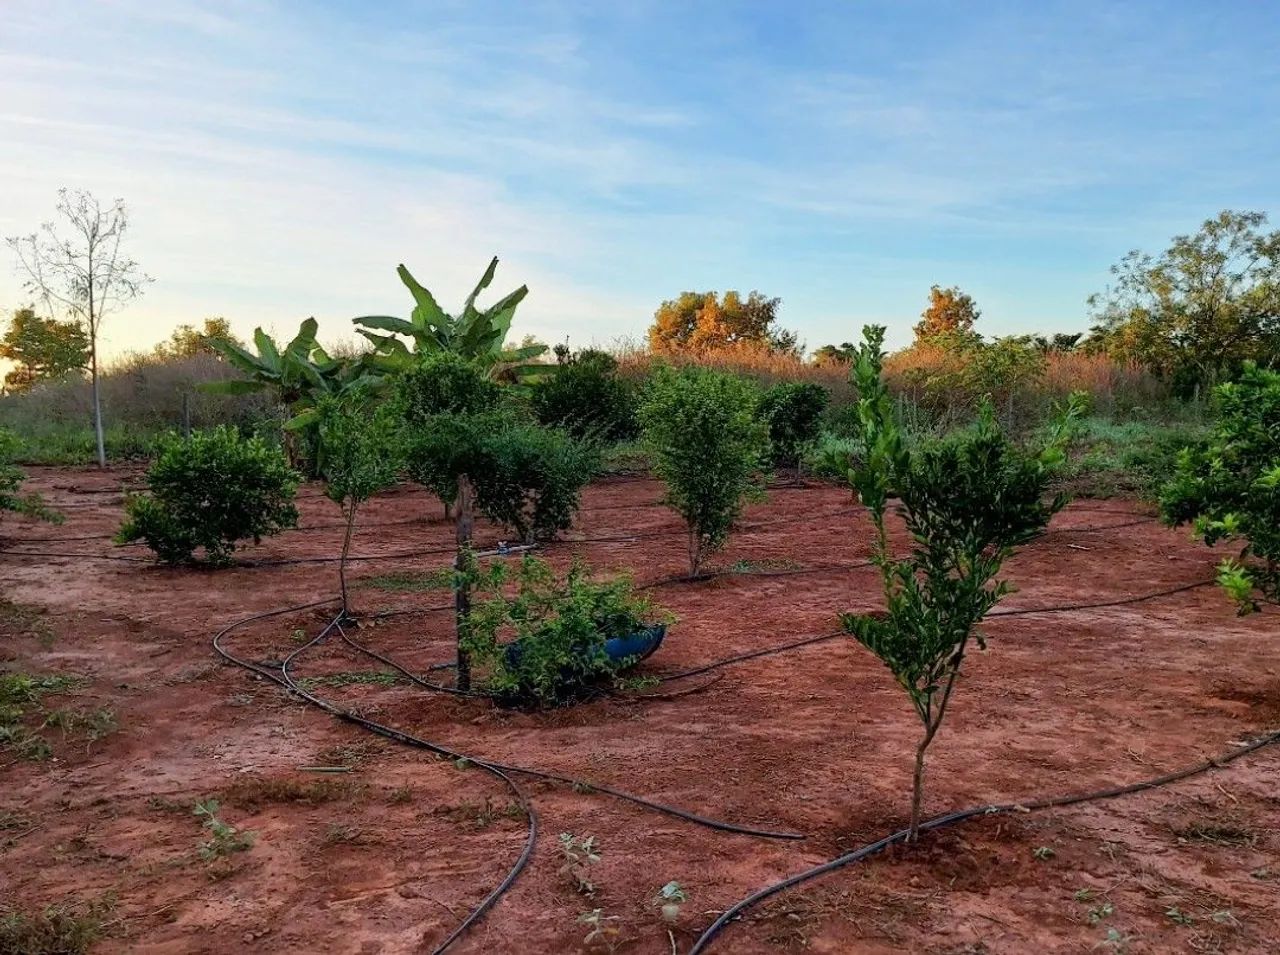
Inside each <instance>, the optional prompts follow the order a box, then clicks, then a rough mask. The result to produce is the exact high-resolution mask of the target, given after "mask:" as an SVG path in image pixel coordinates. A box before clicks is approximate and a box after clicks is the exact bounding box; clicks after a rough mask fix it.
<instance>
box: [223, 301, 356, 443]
mask: <svg viewBox="0 0 1280 955" xmlns="http://www.w3.org/2000/svg"><path fill="white" fill-rule="evenodd" d="M317 330H318V326H317V324H316V320H315V319H314V318H308V319H307V320H306V321H304V322H303V323H302V324H301V325H300V326H299V328H298V334H297V335H295V336H294V337H293V340H292V341H290V342H289V343H288V344H287V345H285V346H284V348H280V346H278V345H277V344H276V342H275V341H274V339H272V337H271V336H270V335H268V334H267V333H266V332H264V331H263V330H262V329H261V328H258V329H255V330H254V333H253V342H254V345H255V346H256V347H257V350H258V353H257V354H256V355H255V354H254V353H253V352H251V351H249V350H248V349H245V348H242V347H240V346H239V345H237V344H235V343H234V342H230V341H226V340H219V339H214V340H212V341H211V342H210V344H211V345H212V346H213V347H214V348H215V349H217V351H218V352H219V353H220V354H221V355H222V356H223V357H224V358H226V360H227V361H228V362H229V363H230V364H231V365H232V367H234V368H236V369H238V370H239V371H241V372H243V373H244V374H245V375H247V376H248V377H247V378H233V379H228V380H226V381H212V382H208V383H207V384H205V385H203V386H202V388H203V390H205V391H209V392H213V393H215V394H245V393H247V392H251V391H263V390H267V389H272V390H274V391H276V393H277V394H278V396H279V399H280V403H281V404H282V405H284V406H285V407H286V408H288V409H289V410H290V411H291V412H293V415H294V417H293V418H292V419H291V420H290V421H289V422H287V423H286V424H285V427H286V428H288V429H289V430H297V429H299V428H303V427H306V426H307V425H309V424H311V423H312V421H313V419H314V408H315V405H316V403H317V402H318V401H319V400H320V399H321V398H322V397H324V396H326V395H330V396H336V395H340V394H344V393H346V392H347V391H350V390H351V389H353V388H357V387H367V386H375V387H376V386H377V385H378V384H379V383H380V382H381V378H380V376H379V375H377V374H375V373H372V372H370V371H369V369H368V368H366V366H365V364H364V363H363V362H362V361H355V362H351V361H343V360H342V359H339V358H331V357H330V356H329V353H328V352H326V351H325V350H324V348H323V347H322V346H321V345H320V343H319V342H318V341H316V331H317Z"/></svg>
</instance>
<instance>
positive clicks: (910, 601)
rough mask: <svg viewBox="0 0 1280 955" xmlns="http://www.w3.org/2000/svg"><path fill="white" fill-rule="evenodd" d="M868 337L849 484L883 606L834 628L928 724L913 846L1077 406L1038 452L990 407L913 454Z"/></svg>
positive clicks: (1053, 502) (878, 340)
mask: <svg viewBox="0 0 1280 955" xmlns="http://www.w3.org/2000/svg"><path fill="white" fill-rule="evenodd" d="M863 334H864V342H863V344H862V345H861V347H860V348H859V350H858V353H857V357H856V360H855V362H854V366H853V376H854V380H855V383H856V384H857V387H858V394H859V401H858V414H859V418H860V420H861V423H862V428H861V435H860V437H859V439H858V447H857V450H856V453H855V456H854V459H853V462H852V467H851V468H850V469H849V472H848V477H849V482H850V484H851V485H852V487H853V489H854V490H855V492H856V493H857V495H858V496H859V498H860V499H861V501H862V503H863V504H864V505H866V507H867V508H868V510H869V511H870V512H871V518H872V521H873V523H874V524H875V529H876V537H875V543H874V550H873V555H872V559H873V561H874V562H875V564H876V566H877V567H878V568H879V569H880V573H881V576H882V578H883V582H884V598H885V605H886V606H885V610H884V611H883V612H881V613H876V614H858V613H845V614H842V615H841V622H842V624H843V625H844V628H845V629H846V630H848V631H849V632H850V633H851V634H853V636H854V637H855V639H857V640H858V642H859V643H861V644H862V645H863V646H865V647H866V648H867V649H868V650H870V651H871V652H872V653H874V654H875V655H876V656H877V657H879V658H880V660H881V661H882V662H883V663H884V664H885V665H886V666H887V667H888V668H889V670H890V672H892V673H893V675H894V678H895V679H896V680H897V681H898V683H899V684H900V685H901V686H902V688H903V689H904V690H906V692H907V695H908V696H909V697H910V699H911V704H912V706H913V707H914V708H915V711H916V715H917V716H919V718H920V722H921V723H922V724H923V726H924V734H923V736H922V737H921V739H920V743H919V745H918V746H917V748H916V759H915V774H914V783H913V794H912V799H911V829H910V839H912V840H914V839H915V838H916V835H917V834H918V832H919V826H920V811H921V806H922V802H923V793H924V772H925V753H926V751H927V750H928V748H929V745H930V744H931V743H932V742H933V740H934V737H935V736H936V735H937V733H938V730H939V729H940V728H941V726H942V721H943V719H944V717H945V716H946V713H947V705H948V704H949V703H950V701H951V696H952V692H953V691H954V689H955V685H956V680H957V678H958V677H959V675H960V669H961V666H962V665H963V663H964V659H965V653H966V651H967V650H968V648H969V645H970V642H971V641H972V642H974V643H976V644H977V645H978V646H979V648H984V649H985V646H986V644H985V642H984V639H983V636H982V634H981V632H979V631H978V630H976V629H975V628H976V626H977V625H978V624H979V623H980V622H981V621H982V619H983V617H985V616H986V614H987V612H988V611H989V610H991V608H992V607H994V606H995V605H996V603H997V602H999V600H1000V599H1001V598H1002V597H1003V596H1004V595H1005V594H1007V593H1009V592H1010V590H1011V586H1010V584H1009V583H1008V582H1007V581H1004V580H999V579H997V578H998V575H999V573H1000V569H1001V566H1002V565H1003V563H1004V561H1005V560H1006V559H1007V558H1008V557H1009V556H1010V555H1011V554H1013V552H1014V550H1015V549H1016V548H1017V547H1018V546H1019V545H1022V544H1025V543H1027V542H1028V541H1030V540H1032V539H1033V538H1035V537H1036V536H1038V535H1039V534H1040V533H1042V532H1043V530H1044V528H1045V526H1046V525H1047V524H1048V522H1049V519H1050V518H1051V517H1052V516H1053V514H1054V513H1055V512H1057V511H1058V510H1059V509H1061V508H1062V506H1063V505H1064V504H1065V499H1064V498H1062V497H1061V496H1057V497H1050V496H1049V495H1048V490H1049V482H1050V479H1051V477H1052V475H1053V472H1054V470H1055V469H1056V468H1057V467H1058V465H1060V464H1061V462H1062V461H1063V459H1064V446H1065V443H1066V440H1067V437H1068V435H1069V433H1070V425H1071V422H1072V421H1074V419H1076V418H1078V417H1079V415H1080V414H1081V413H1082V411H1083V404H1082V401H1081V399H1080V398H1079V397H1078V396H1073V397H1072V399H1071V401H1070V402H1069V403H1068V405H1067V407H1066V408H1065V409H1063V410H1062V411H1061V413H1060V414H1059V416H1058V418H1057V420H1056V421H1055V423H1054V424H1053V426H1052V428H1051V430H1050V434H1049V436H1048V438H1047V440H1046V441H1045V443H1044V445H1043V446H1042V447H1041V448H1039V449H1038V450H1036V451H1025V450H1022V449H1019V448H1017V447H1015V446H1013V445H1012V444H1011V443H1010V442H1009V440H1008V439H1007V438H1006V437H1005V436H1004V434H1003V433H1002V432H1001V431H1000V429H999V427H998V426H997V425H996V423H995V415H994V413H993V412H992V410H991V407H990V405H989V404H986V405H985V406H984V407H983V409H982V412H981V414H980V416H979V419H978V421H977V422H976V424H974V425H973V426H972V427H970V428H968V429H966V430H964V431H961V432H958V433H956V434H954V435H952V436H950V437H948V438H945V439H942V440H937V441H933V442H930V443H927V444H923V445H919V446H916V447H908V445H907V442H906V441H905V439H904V435H903V433H902V431H901V430H900V429H899V426H898V424H897V422H896V420H895V418H894V415H893V402H892V399H891V398H890V396H889V393H888V389H887V388H886V387H885V384H884V382H883V380H882V377H881V366H882V361H883V350H882V345H883V342H884V328H883V327H881V326H869V327H867V328H866V329H864V333H863ZM894 499H896V501H897V505H896V508H895V510H896V511H897V512H898V513H899V514H900V515H901V517H902V519H903V522H904V523H905V525H906V529H907V531H908V533H909V534H910V538H911V550H910V553H909V555H908V556H906V557H904V558H896V557H894V556H893V553H892V551H891V548H890V542H889V532H888V528H887V524H886V515H887V511H888V509H889V502H890V501H891V500H894Z"/></svg>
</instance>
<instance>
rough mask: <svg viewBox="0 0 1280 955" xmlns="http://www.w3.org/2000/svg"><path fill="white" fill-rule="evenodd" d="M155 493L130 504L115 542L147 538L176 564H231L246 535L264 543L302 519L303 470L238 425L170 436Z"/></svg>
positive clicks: (154, 477) (153, 481)
mask: <svg viewBox="0 0 1280 955" xmlns="http://www.w3.org/2000/svg"><path fill="white" fill-rule="evenodd" d="M147 484H148V486H149V488H150V493H149V494H143V495H139V496H136V497H131V498H130V499H129V500H128V501H127V502H126V503H125V511H126V513H127V515H128V516H127V518H126V519H125V522H124V524H123V526H121V528H120V532H119V533H118V534H117V535H116V540H117V541H119V542H120V543H130V542H132V541H139V540H140V541H144V542H145V543H146V545H147V546H148V547H150V548H151V549H152V550H153V551H154V552H155V553H156V555H157V556H158V557H159V558H160V559H161V560H164V561H167V562H169V563H172V564H176V563H184V562H190V561H193V560H195V559H196V551H197V550H200V549H201V548H203V550H204V556H205V559H206V560H207V561H208V562H209V563H211V564H220V563H225V562H226V561H228V560H229V559H230V557H231V554H232V553H233V552H234V551H235V549H236V545H237V544H238V543H240V542H241V541H245V540H252V541H253V542H254V543H255V544H257V543H259V542H260V541H261V539H262V538H263V537H266V536H269V535H272V534H276V533H278V532H279V531H280V530H281V529H283V528H285V527H293V526H295V525H296V524H297V522H298V511H297V509H296V508H295V507H294V506H293V495H294V492H295V491H296V490H297V487H298V475H297V474H296V473H294V472H293V471H292V470H291V469H290V468H289V466H288V464H287V463H286V462H285V459H284V456H283V455H282V454H281V453H280V451H279V449H278V448H275V447H273V446H271V445H269V444H268V443H267V442H265V441H263V440H261V439H260V438H245V437H241V435H240V434H239V432H237V431H236V430H235V429H234V428H229V427H225V426H224V427H220V428H214V429H213V430H211V431H197V432H195V433H194V434H192V435H191V437H190V438H187V439H183V438H182V437H180V436H178V435H176V434H169V435H167V436H166V437H164V438H162V439H161V441H160V449H159V454H158V455H157V457H156V460H155V462H154V463H153V464H152V465H151V468H150V470H149V471H148V472H147Z"/></svg>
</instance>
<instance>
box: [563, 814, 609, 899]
mask: <svg viewBox="0 0 1280 955" xmlns="http://www.w3.org/2000/svg"><path fill="white" fill-rule="evenodd" d="M560 854H561V856H562V857H563V858H564V864H563V865H562V866H560V871H561V872H562V873H563V874H565V875H567V876H568V877H569V878H570V880H571V881H572V882H573V886H574V888H575V889H576V890H577V891H578V892H579V893H581V894H582V895H585V896H587V897H588V898H589V897H591V896H593V895H595V892H596V886H595V883H594V882H592V881H591V866H593V865H595V864H596V863H597V862H599V861H600V847H599V845H598V844H597V843H596V837H595V836H582V837H581V838H579V837H578V836H575V835H574V834H573V833H571V832H562V833H560ZM596 911H599V910H598V909H597V910H596Z"/></svg>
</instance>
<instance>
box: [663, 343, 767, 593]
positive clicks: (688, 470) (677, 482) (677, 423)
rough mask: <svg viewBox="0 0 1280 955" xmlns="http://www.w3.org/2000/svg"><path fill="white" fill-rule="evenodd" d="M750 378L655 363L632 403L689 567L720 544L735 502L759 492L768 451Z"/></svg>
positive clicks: (738, 507)
mask: <svg viewBox="0 0 1280 955" xmlns="http://www.w3.org/2000/svg"><path fill="white" fill-rule="evenodd" d="M759 404H760V393H759V391H758V390H757V389H756V387H755V386H754V385H753V384H751V383H750V382H747V381H744V380H743V379H741V378H737V377H735V376H733V375H726V374H723V373H720V372H716V371H711V370H710V369H706V368H697V367H692V368H684V369H680V370H673V369H671V368H665V367H664V368H659V369H658V370H657V372H656V373H655V374H654V376H653V378H652V380H651V381H650V382H649V387H648V390H647V392H646V394H645V396H644V398H643V400H642V402H641V405H640V423H641V426H642V429H643V436H644V442H645V444H646V445H647V446H648V448H649V451H650V454H651V456H652V459H653V470H654V473H655V474H656V475H657V476H658V477H659V478H661V479H662V480H663V481H664V482H665V483H666V486H667V493H666V497H665V501H666V503H667V504H668V505H669V506H670V507H672V508H673V509H674V510H675V511H676V512H677V513H679V514H680V516H681V517H683V518H684V520H685V522H686V523H687V524H688V525H689V573H690V575H691V576H697V574H698V571H699V570H700V569H701V566H702V560H703V557H704V556H705V555H706V554H707V553H708V552H709V551H712V550H718V549H719V548H720V547H722V546H724V542H725V541H726V540H727V539H728V536H729V529H730V528H731V527H732V526H733V522H734V521H735V520H737V519H738V517H739V515H740V514H741V513H742V507H743V503H744V502H745V501H746V500H747V499H749V498H758V497H760V496H761V482H760V476H759V471H760V468H761V466H762V464H763V462H764V459H765V456H766V455H767V453H768V449H769V433H768V426H767V425H766V424H765V423H764V422H763V421H761V420H760V418H759V417H758V413H757V412H758V409H759Z"/></svg>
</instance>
